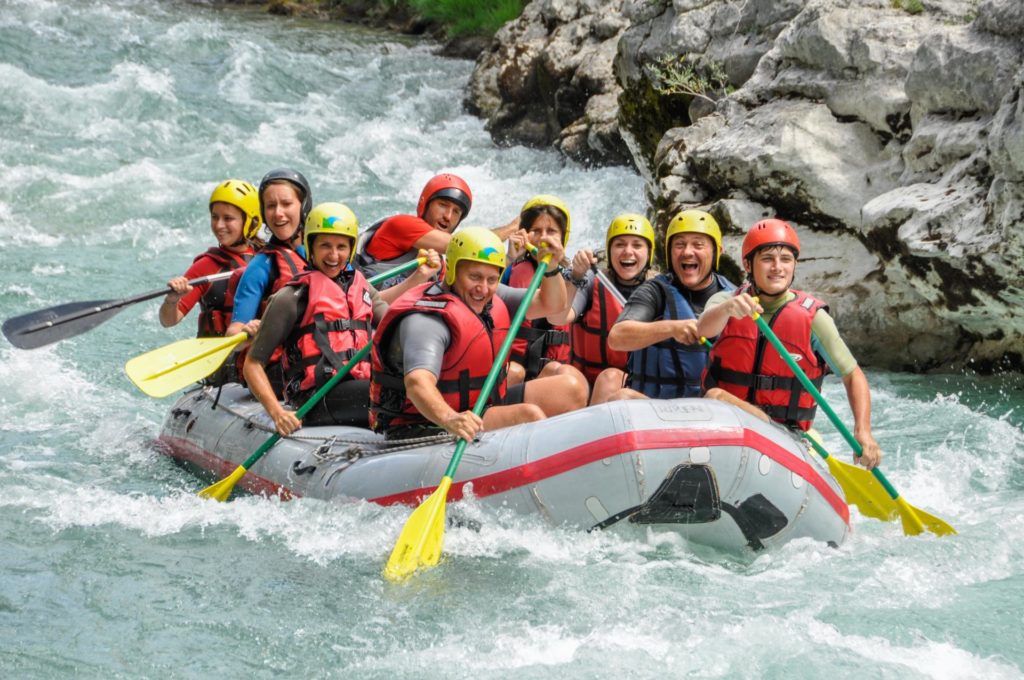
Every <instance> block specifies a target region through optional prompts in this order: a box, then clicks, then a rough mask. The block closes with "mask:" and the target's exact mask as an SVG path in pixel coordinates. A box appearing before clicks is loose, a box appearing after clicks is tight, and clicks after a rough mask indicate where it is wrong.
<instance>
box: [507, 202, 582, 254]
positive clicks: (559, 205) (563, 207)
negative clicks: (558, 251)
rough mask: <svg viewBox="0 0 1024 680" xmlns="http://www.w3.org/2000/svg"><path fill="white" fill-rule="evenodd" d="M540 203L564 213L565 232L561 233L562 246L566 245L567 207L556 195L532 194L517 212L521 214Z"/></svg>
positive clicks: (567, 235)
mask: <svg viewBox="0 0 1024 680" xmlns="http://www.w3.org/2000/svg"><path fill="white" fill-rule="evenodd" d="M542 205H550V206H551V207H552V208H555V209H556V210H558V211H559V212H560V213H562V214H563V215H565V232H563V233H562V247H563V248H564V247H566V246H567V245H568V244H569V228H570V227H569V225H570V220H569V208H568V207H567V206H566V205H565V203H564V202H563V201H562V199H560V198H559V197H558V196H552V195H551V194H539V195H537V196H534V197H533V198H531V199H530V200H529V201H527V202H526V203H524V204H523V207H522V209H521V210H520V211H519V214H520V215H522V214H523V213H524V212H526V211H527V210H529V209H530V208H536V207H538V206H542Z"/></svg>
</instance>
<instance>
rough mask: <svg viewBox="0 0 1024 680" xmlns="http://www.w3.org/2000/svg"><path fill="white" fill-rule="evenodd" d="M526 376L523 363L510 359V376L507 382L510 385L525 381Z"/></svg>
mask: <svg viewBox="0 0 1024 680" xmlns="http://www.w3.org/2000/svg"><path fill="white" fill-rule="evenodd" d="M525 378H526V369H525V368H523V365H522V364H519V363H516V362H515V361H510V362H509V364H508V378H507V382H508V384H509V385H518V384H520V383H522V382H523V380H524V379H525Z"/></svg>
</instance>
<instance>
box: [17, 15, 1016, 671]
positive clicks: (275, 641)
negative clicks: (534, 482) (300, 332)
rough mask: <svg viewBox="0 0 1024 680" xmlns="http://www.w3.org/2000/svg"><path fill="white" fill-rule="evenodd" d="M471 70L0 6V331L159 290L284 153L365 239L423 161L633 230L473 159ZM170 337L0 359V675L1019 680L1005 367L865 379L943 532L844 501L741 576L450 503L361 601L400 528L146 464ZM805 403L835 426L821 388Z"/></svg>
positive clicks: (880, 430) (384, 48)
mask: <svg viewBox="0 0 1024 680" xmlns="http://www.w3.org/2000/svg"><path fill="white" fill-rule="evenodd" d="M471 68H472V65H471V64H470V63H468V62H464V61H457V60H444V59H440V58H437V57H435V56H433V55H432V54H431V52H430V48H429V46H426V45H422V44H419V43H416V42H412V41H410V40H407V39H405V38H400V37H396V36H393V35H386V34H381V33H377V32H373V31H367V30H363V29H356V28H351V27H343V26H340V25H336V24H319V23H313V22H307V21H304V20H292V19H288V20H285V19H279V18H271V17H268V16H266V15H262V14H258V13H255V12H252V11H249V10H245V9H230V10H213V9H209V8H206V7H203V6H202V5H195V4H191V3H183V2H165V3H145V2H139V1H138V0H120V1H106V2H98V1H87V0H82V1H77V2H69V3H58V2H45V1H40V0H10V1H9V2H7V3H6V4H5V11H4V12H3V14H2V16H0V122H2V124H3V129H4V134H3V135H2V136H0V257H2V259H3V262H4V267H3V268H0V316H2V317H3V318H6V317H9V316H12V315H15V314H20V313H23V312H25V311H29V310H31V309H36V308H40V307H45V306H50V305H55V304H59V303H62V302H69V301H75V300H84V299H105V298H117V297H123V296H125V295H130V294H133V293H137V292H142V291H146V290H149V289H152V288H155V287H158V286H159V285H161V284H162V283H163V282H164V281H166V280H167V279H168V278H170V277H171V276H172V275H176V274H178V273H180V272H182V271H184V269H185V268H186V267H187V266H188V264H189V262H190V261H191V258H192V256H194V255H195V254H197V253H199V252H200V251H202V250H203V249H205V248H206V247H207V245H209V244H210V243H212V238H211V236H210V234H209V231H208V226H207V218H206V206H205V201H206V199H207V197H208V195H209V191H210V190H211V188H212V187H213V185H214V183H215V182H217V181H218V180H220V179H223V178H225V177H229V176H232V177H234V176H237V177H242V178H245V179H248V180H249V181H258V179H259V178H260V177H261V176H262V174H263V173H264V172H266V171H267V170H268V169H270V168H272V167H277V166H281V165H290V166H293V167H296V168H298V169H299V170H301V171H302V172H303V173H305V174H306V175H307V176H308V177H309V178H310V180H311V182H312V185H313V192H314V197H315V199H316V200H317V201H322V200H341V201H343V202H345V203H347V204H348V205H349V206H351V207H352V208H353V209H354V210H355V212H356V214H357V215H358V216H359V217H360V220H361V222H362V223H363V224H364V225H368V224H370V223H372V222H373V221H375V220H376V219H378V218H380V217H383V216H386V215H389V214H394V213H397V212H409V211H411V210H412V208H413V206H414V204H415V200H416V198H417V196H418V193H419V190H420V188H421V186H422V185H423V183H424V181H425V180H426V179H427V178H428V177H430V176H431V175H432V174H434V173H435V172H437V171H440V170H450V171H453V172H457V173H459V174H461V175H463V176H464V177H465V178H466V179H467V180H468V181H469V183H470V185H471V186H472V187H473V190H474V194H475V199H476V201H475V203H474V206H473V212H472V214H471V217H470V222H471V223H473V224H480V225H485V226H494V225H498V224H504V223H505V222H507V221H508V220H509V219H510V218H511V217H512V216H514V215H515V214H516V213H517V212H518V209H519V207H520V206H521V205H522V203H523V202H525V200H526V199H527V198H529V197H530V196H532V195H534V194H536V193H542V192H543V193H555V194H558V195H559V196H561V197H562V198H563V199H564V200H565V201H566V203H567V204H568V205H569V206H570V208H571V209H572V211H573V223H574V225H580V226H579V227H578V228H574V230H573V234H574V236H573V240H574V243H573V246H574V247H584V246H594V245H597V244H599V243H600V240H601V235H602V233H603V230H604V227H605V225H606V224H607V222H608V221H609V220H610V218H611V217H612V216H613V215H615V214H616V213H618V212H622V211H626V210H633V211H635V210H640V209H642V208H643V186H642V182H641V180H640V179H639V178H637V177H636V176H634V175H633V174H631V173H630V172H628V171H627V170H624V169H614V168H612V169H602V170H584V169H582V168H580V167H578V166H576V165H574V164H572V163H569V162H566V161H564V160H563V159H561V158H560V157H558V156H557V155H555V154H554V153H551V152H547V151H537V150H530V149H525V148H520V147H516V148H510V149H499V148H496V147H495V146H494V145H493V143H492V142H491V141H490V139H489V137H488V135H487V134H486V132H485V131H484V130H483V126H482V123H481V122H480V121H479V120H477V119H475V118H473V117H470V116H467V115H465V114H464V113H462V111H461V99H462V87H463V85H464V83H465V82H466V79H467V78H468V76H469V73H470V70H471ZM577 239H578V240H577ZM193 323H194V322H192V321H191V320H188V321H186V322H185V323H183V324H182V325H181V326H179V327H177V328H175V329H174V330H173V331H170V332H169V331H167V330H164V329H161V328H159V324H158V321H157V316H156V305H155V304H149V305H146V304H143V305H138V306H135V307H132V308H130V309H128V310H126V311H124V312H122V313H121V314H119V315H118V316H117V317H115V318H114V319H112V320H110V321H108V322H107V323H105V324H104V325H102V326H100V327H99V328H97V329H96V330H94V331H92V332H90V333H88V334H86V335H82V336H79V337H76V338H72V339H69V340H66V341H64V342H62V343H60V344H59V345H56V346H53V347H48V348H43V349H40V350H35V351H32V352H24V351H18V350H14V349H13V348H11V347H10V346H9V345H7V344H6V342H5V343H3V344H0V384H2V385H3V386H4V390H3V393H2V394H0V420H2V422H3V428H2V430H0V445H2V451H3V456H2V457H0V470H2V474H0V545H3V550H2V551H0V576H2V578H0V639H2V640H3V641H4V644H3V645H0V675H2V676H4V677H19V678H28V677H52V676H54V675H58V674H59V675H72V674H74V675H81V676H111V675H117V676H131V677H135V676H142V677H158V676H208V675H213V674H214V673H218V674H223V673H224V672H225V669H230V670H229V671H228V673H229V674H232V675H252V676H260V677H269V676H275V675H281V674H284V673H288V674H292V675H297V676H323V675H340V676H355V677H368V678H374V677H379V678H385V677H387V678H391V677H467V676H486V677H516V678H517V679H521V678H534V677H537V678H540V677H544V678H547V677H551V676H552V675H554V674H558V675H560V676H565V677H578V678H591V677H615V676H623V677H654V676H661V675H670V676H681V675H684V674H687V675H696V676H700V677H740V678H762V677H783V676H785V677H787V678H801V677H806V678H817V677H821V676H824V675H826V674H829V675H833V676H840V677H862V676H865V675H868V674H870V675H873V676H879V675H881V676H883V677H901V678H902V677H910V678H986V679H988V678H1014V677H1021V669H1022V667H1024V642H1022V639H1024V638H1022V636H1021V635H1020V632H1019V630H1020V626H1021V624H1022V623H1024V615H1022V613H1021V612H1022V608H1021V606H1020V603H1021V602H1022V601H1024V567H1022V564H1024V559H1022V558H1024V554H1022V553H1024V550H1022V545H1024V539H1022V536H1024V519H1022V517H1024V500H1022V499H1024V495H1022V490H1024V432H1022V426H1024V413H1022V406H1024V383H1022V381H1021V380H1020V379H1019V377H1004V378H993V379H981V378H976V377H964V376H912V375H898V374H885V373H871V374H870V379H871V381H872V388H873V390H872V391H873V397H874V425H875V435H876V437H877V439H878V440H879V441H880V442H881V443H882V446H883V449H884V450H885V451H886V455H887V457H886V459H885V469H886V472H887V474H888V475H889V477H890V478H891V479H892V481H893V482H894V483H895V484H896V486H897V488H898V489H899V490H900V491H901V492H902V493H903V495H904V496H905V497H906V498H907V499H909V500H910V501H911V502H912V503H914V504H915V505H918V506H920V507H923V508H926V509H928V510H929V511H931V512H933V513H935V514H938V515H940V516H942V517H943V518H945V519H948V520H949V521H950V522H951V523H952V524H953V525H954V526H956V527H957V529H958V530H959V531H960V535H959V536H956V537H953V538H946V539H936V538H934V537H922V538H917V539H908V538H905V537H903V536H902V533H901V531H900V529H899V526H898V525H897V524H883V523H879V522H876V521H873V520H867V519H864V518H862V517H859V516H858V515H856V513H854V520H853V522H854V529H855V532H854V535H853V536H852V538H851V539H850V540H849V541H848V542H847V543H846V544H845V545H844V546H842V547H841V548H840V549H838V550H834V549H830V548H827V547H824V546H821V545H817V544H814V543H810V542H804V541H797V542H793V543H791V544H789V545H787V546H785V547H784V548H783V549H781V550H779V551H777V552H773V553H769V554H763V555H760V556H757V557H756V558H753V559H749V560H746V561H738V560H736V558H730V557H724V556H721V555H715V554H712V553H707V552H702V551H698V550H695V549H694V548H692V547H691V546H688V545H686V544H685V543H683V542H682V541H680V540H679V539H678V538H677V537H675V536H674V535H663V534H658V533H655V532H648V533H646V534H644V533H636V534H625V533H617V532H608V533H595V534H582V533H580V532H577V531H572V530H568V529H560V528H551V527H548V526H546V525H544V524H543V523H542V522H541V521H540V520H539V519H537V518H523V517H516V516H512V515H504V514H501V513H497V514H495V513H492V512H490V511H486V510H484V509H483V508H481V507H480V506H478V505H476V504H475V503H473V502H472V501H468V502H465V503H461V504H459V506H458V507H457V508H456V509H453V512H457V513H458V514H461V515H462V516H463V517H465V518H467V519H468V520H471V521H468V522H465V523H464V524H465V526H460V527H453V528H451V529H449V530H448V531H447V532H446V543H445V545H446V555H447V557H446V559H445V561H444V562H443V563H442V565H441V566H440V567H439V568H437V569H434V570H431V571H428V572H425V573H423V574H422V575H421V576H419V577H418V578H416V579H415V580H414V581H413V582H412V583H411V584H409V585H405V586H392V585H390V584H387V583H385V582H384V581H383V580H382V579H381V577H380V570H381V567H382V565H383V563H384V560H385V558H386V555H387V553H388V551H389V550H390V548H391V546H392V545H393V541H394V539H395V537H396V536H397V534H398V531H399V529H400V528H401V526H402V525H403V524H404V522H405V520H406V518H407V516H408V510H407V509H403V508H381V507H377V506H373V505H369V504H366V503H353V504H340V503H322V502H317V501H307V500H299V501H294V502H290V503H281V502H277V501H273V500H265V499H260V498H252V497H242V498H239V499H237V500H235V501H234V502H232V503H229V504H217V503H210V502H203V501H200V500H199V499H197V498H196V497H195V495H194V492H195V491H196V490H198V489H199V488H200V487H201V486H202V484H201V483H200V482H198V481H197V480H195V479H193V478H192V477H190V476H189V475H187V474H185V473H184V472H182V471H180V470H179V469H177V468H176V467H174V466H173V465H171V464H170V463H169V462H168V461H167V460H166V459H165V458H163V457H162V456H160V455H159V454H157V453H155V452H154V451H153V450H152V448H151V447H150V440H151V439H152V437H154V436H155V434H156V433H157V431H158V430H159V426H160V422H161V420H162V418H163V415H164V411H165V409H166V408H167V402H166V401H164V402H160V401H155V400H149V399H146V398H145V397H143V396H142V395H140V394H138V393H137V392H135V391H133V389H132V388H131V386H130V385H129V384H128V382H127V380H126V379H125V378H124V377H123V375H122V373H121V370H120V366H121V365H122V364H123V362H124V361H125V360H126V359H128V358H130V357H132V356H135V355H137V354H140V353H142V352H144V351H146V350H149V349H152V348H154V347H158V346H161V345H163V344H166V343H168V342H170V341H171V340H173V339H177V338H181V337H188V336H189V335H190V333H191V332H192V328H193V325H192V324H193ZM825 394H826V396H827V397H828V398H829V399H830V401H831V402H832V403H833V404H834V405H835V406H836V407H837V410H838V411H839V413H840V415H841V416H842V417H843V418H844V419H846V420H847V421H848V422H850V421H851V418H850V414H849V410H848V409H847V408H845V398H844V393H843V390H842V387H841V385H840V384H839V383H838V382H837V381H834V380H832V381H830V382H829V383H827V387H826V389H825ZM822 428H823V430H825V434H826V438H827V441H828V444H829V445H830V446H831V447H832V449H833V450H834V451H836V452H839V451H842V450H843V446H842V441H841V439H840V438H839V436H838V435H837V434H836V433H835V432H833V431H831V429H830V428H829V427H828V426H827V425H825V424H822ZM475 525H479V526H480V529H479V530H474V529H472V528H468V527H470V526H475Z"/></svg>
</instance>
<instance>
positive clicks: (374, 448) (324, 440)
mask: <svg viewBox="0 0 1024 680" xmlns="http://www.w3.org/2000/svg"><path fill="white" fill-rule="evenodd" d="M216 389H217V388H215V387H205V388H203V389H202V391H201V393H200V395H198V397H199V398H204V399H209V400H211V401H215V402H216V399H213V398H212V397H211V393H212V392H213V391H214V390H216ZM214 408H219V409H221V410H222V411H226V412H228V413H230V414H231V415H233V416H235V417H236V418H238V419H240V420H244V421H245V423H246V425H245V426H246V427H247V428H250V429H256V430H260V431H262V432H267V433H270V434H273V433H275V432H277V429H276V428H274V427H270V426H267V425H265V424H264V423H261V422H259V421H258V420H257V419H256V418H255V417H253V416H247V415H245V414H244V413H239V412H238V411H236V410H234V409H232V408H231V407H230V406H225V405H224V404H215V406H214ZM282 439H295V440H297V441H312V442H321V445H320V447H318V448H317V449H316V451H314V455H317V454H318V453H319V454H320V455H322V456H323V460H322V462H329V461H331V460H339V459H340V458H350V456H351V455H354V458H358V457H360V456H363V455H371V456H373V455H377V454H380V453H393V452H395V451H402V450H404V449H415V448H419V447H420V446H425V445H427V444H443V443H451V442H454V441H455V440H456V438H455V435H452V434H449V433H447V432H445V433H443V434H432V435H428V436H425V437H413V438H410V439H402V440H400V441H396V442H391V443H389V442H386V441H382V442H379V443H378V442H372V441H367V440H366V439H354V438H352V439H347V438H343V437H339V436H337V435H331V436H329V437H316V436H312V435H308V436H307V435H298V434H290V435H286V436H283V437H282ZM325 444H326V445H329V448H327V449H326V450H323V446H324V445H325ZM335 444H345V445H350V446H349V449H347V450H346V451H345V452H342V453H341V454H332V453H331V449H332V448H333V447H334V445H335ZM364 447H369V448H368V449H367V448H364ZM321 451H323V452H322V453H321ZM349 451H354V452H355V453H354V454H349ZM354 458H352V459H353V460H354ZM318 460H320V459H319V458H318Z"/></svg>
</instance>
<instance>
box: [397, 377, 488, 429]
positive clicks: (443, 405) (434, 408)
mask: <svg viewBox="0 0 1024 680" xmlns="http://www.w3.org/2000/svg"><path fill="white" fill-rule="evenodd" d="M405 393H406V394H407V395H408V396H409V401H411V402H412V404H413V406H415V407H416V410H417V411H419V412H420V414H421V415H423V417H424V418H426V419H427V420H429V421H430V422H432V423H434V424H435V425H439V426H440V427H443V428H444V429H445V430H447V431H448V432H451V433H452V434H453V435H455V436H456V437H459V438H461V439H466V440H470V441H471V440H472V439H473V437H475V436H476V434H477V433H478V432H480V431H481V430H482V429H483V427H484V422H483V420H482V419H481V418H480V417H479V416H477V415H476V414H475V413H473V412H472V411H463V412H462V413H459V412H457V411H456V410H455V409H453V408H452V407H451V406H449V405H448V402H446V401H445V400H444V397H442V396H441V393H440V392H439V391H438V389H437V376H436V375H434V374H433V373H431V372H430V371H428V370H426V369H424V368H416V369H413V370H411V371H409V372H408V373H406V374H405Z"/></svg>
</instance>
